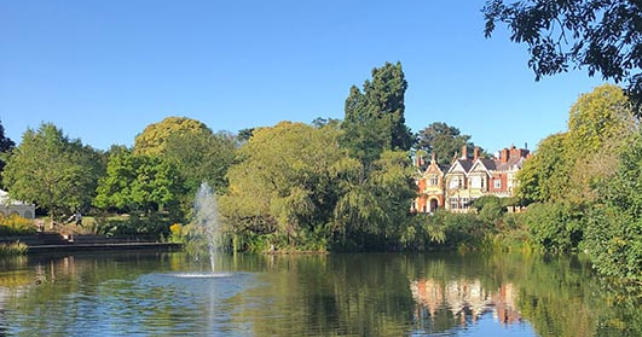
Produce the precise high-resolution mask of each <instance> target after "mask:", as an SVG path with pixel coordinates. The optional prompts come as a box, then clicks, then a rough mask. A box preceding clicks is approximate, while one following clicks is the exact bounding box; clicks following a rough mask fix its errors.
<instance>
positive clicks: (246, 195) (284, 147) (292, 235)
mask: <svg viewBox="0 0 642 337" xmlns="http://www.w3.org/2000/svg"><path fill="white" fill-rule="evenodd" d="M339 132H340V131H339V130H337V129H336V128H331V127H322V128H315V127H312V126H309V125H306V124H301V123H290V122H281V123H279V124H277V125H275V126H274V127H265V128H257V129H255V130H254V132H253V135H252V137H251V138H250V139H249V141H248V142H247V143H245V144H244V145H243V146H242V147H241V148H240V149H239V151H238V156H239V160H240V163H238V164H237V165H234V166H232V167H231V168H230V171H229V173H228V175H227V177H228V179H229V184H230V185H229V189H228V194H227V195H224V196H222V197H221V199H220V202H221V212H222V213H223V214H224V215H225V217H226V218H227V221H228V222H229V223H230V224H231V226H232V230H233V231H234V232H236V233H237V234H240V235H245V236H251V235H258V236H260V237H261V240H263V242H266V241H265V240H269V241H270V242H271V243H272V244H275V245H277V246H282V247H285V246H287V245H288V244H291V245H297V246H299V248H301V247H303V246H305V245H312V246H314V247H313V248H319V249H325V248H326V246H325V243H326V242H327V240H328V237H329V235H330V234H331V228H330V226H329V224H330V223H331V216H332V212H333V209H334V205H335V203H336V199H337V196H336V186H335V185H336V182H335V181H334V180H333V175H335V171H336V170H339V169H340V168H341V165H342V163H343V161H344V160H345V159H346V158H347V155H346V152H345V150H343V149H342V148H340V146H339V143H338V135H339ZM308 248H310V247H308Z"/></svg>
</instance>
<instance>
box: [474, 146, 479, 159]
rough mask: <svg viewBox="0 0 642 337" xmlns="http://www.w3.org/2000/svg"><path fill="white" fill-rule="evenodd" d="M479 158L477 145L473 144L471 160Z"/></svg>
mask: <svg viewBox="0 0 642 337" xmlns="http://www.w3.org/2000/svg"><path fill="white" fill-rule="evenodd" d="M477 159H479V146H475V151H474V152H473V161H476V160H477Z"/></svg>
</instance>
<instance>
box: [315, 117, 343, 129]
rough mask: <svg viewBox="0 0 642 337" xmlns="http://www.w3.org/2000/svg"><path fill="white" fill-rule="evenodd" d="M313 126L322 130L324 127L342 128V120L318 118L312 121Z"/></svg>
mask: <svg viewBox="0 0 642 337" xmlns="http://www.w3.org/2000/svg"><path fill="white" fill-rule="evenodd" d="M312 125H313V126H314V127H316V128H322V127H324V126H328V125H330V126H333V127H340V126H341V120H340V119H338V118H323V117H317V118H315V119H313V120H312Z"/></svg>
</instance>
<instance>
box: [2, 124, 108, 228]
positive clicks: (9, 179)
mask: <svg viewBox="0 0 642 337" xmlns="http://www.w3.org/2000/svg"><path fill="white" fill-rule="evenodd" d="M103 172H104V166H103V161H102V160H101V156H100V154H99V153H98V152H97V151H95V150H94V149H92V148H91V147H88V146H83V145H82V143H81V142H80V140H70V139H69V138H68V137H67V136H65V135H63V132H62V130H60V129H58V128H57V127H56V126H54V125H53V124H44V123H43V124H42V125H41V126H40V128H39V129H38V130H32V129H27V131H26V132H25V133H24V135H23V137H22V142H21V143H20V146H18V147H16V148H15V149H14V150H13V151H12V154H11V156H9V158H8V161H7V166H6V167H5V171H4V172H3V177H4V183H5V185H6V186H7V187H8V189H9V193H10V195H11V197H12V198H14V199H18V200H25V201H30V202H34V203H35V204H36V205H38V206H39V207H44V208H45V209H47V210H48V211H49V214H50V215H51V216H52V217H53V216H54V215H61V214H63V213H69V212H70V211H73V210H75V209H79V208H83V207H87V206H88V205H89V204H90V203H91V200H92V198H93V196H94V195H95V189H96V182H97V180H98V177H100V176H101V175H102V174H103Z"/></svg>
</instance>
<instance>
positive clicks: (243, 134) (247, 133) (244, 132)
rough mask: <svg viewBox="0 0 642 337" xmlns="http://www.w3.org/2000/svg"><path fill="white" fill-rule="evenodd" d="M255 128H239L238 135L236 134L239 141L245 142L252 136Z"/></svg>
mask: <svg viewBox="0 0 642 337" xmlns="http://www.w3.org/2000/svg"><path fill="white" fill-rule="evenodd" d="M254 129H255V128H248V129H241V130H239V133H238V135H237V136H236V137H237V138H238V140H239V142H241V143H245V142H247V141H248V140H250V138H251V137H252V133H254Z"/></svg>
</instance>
